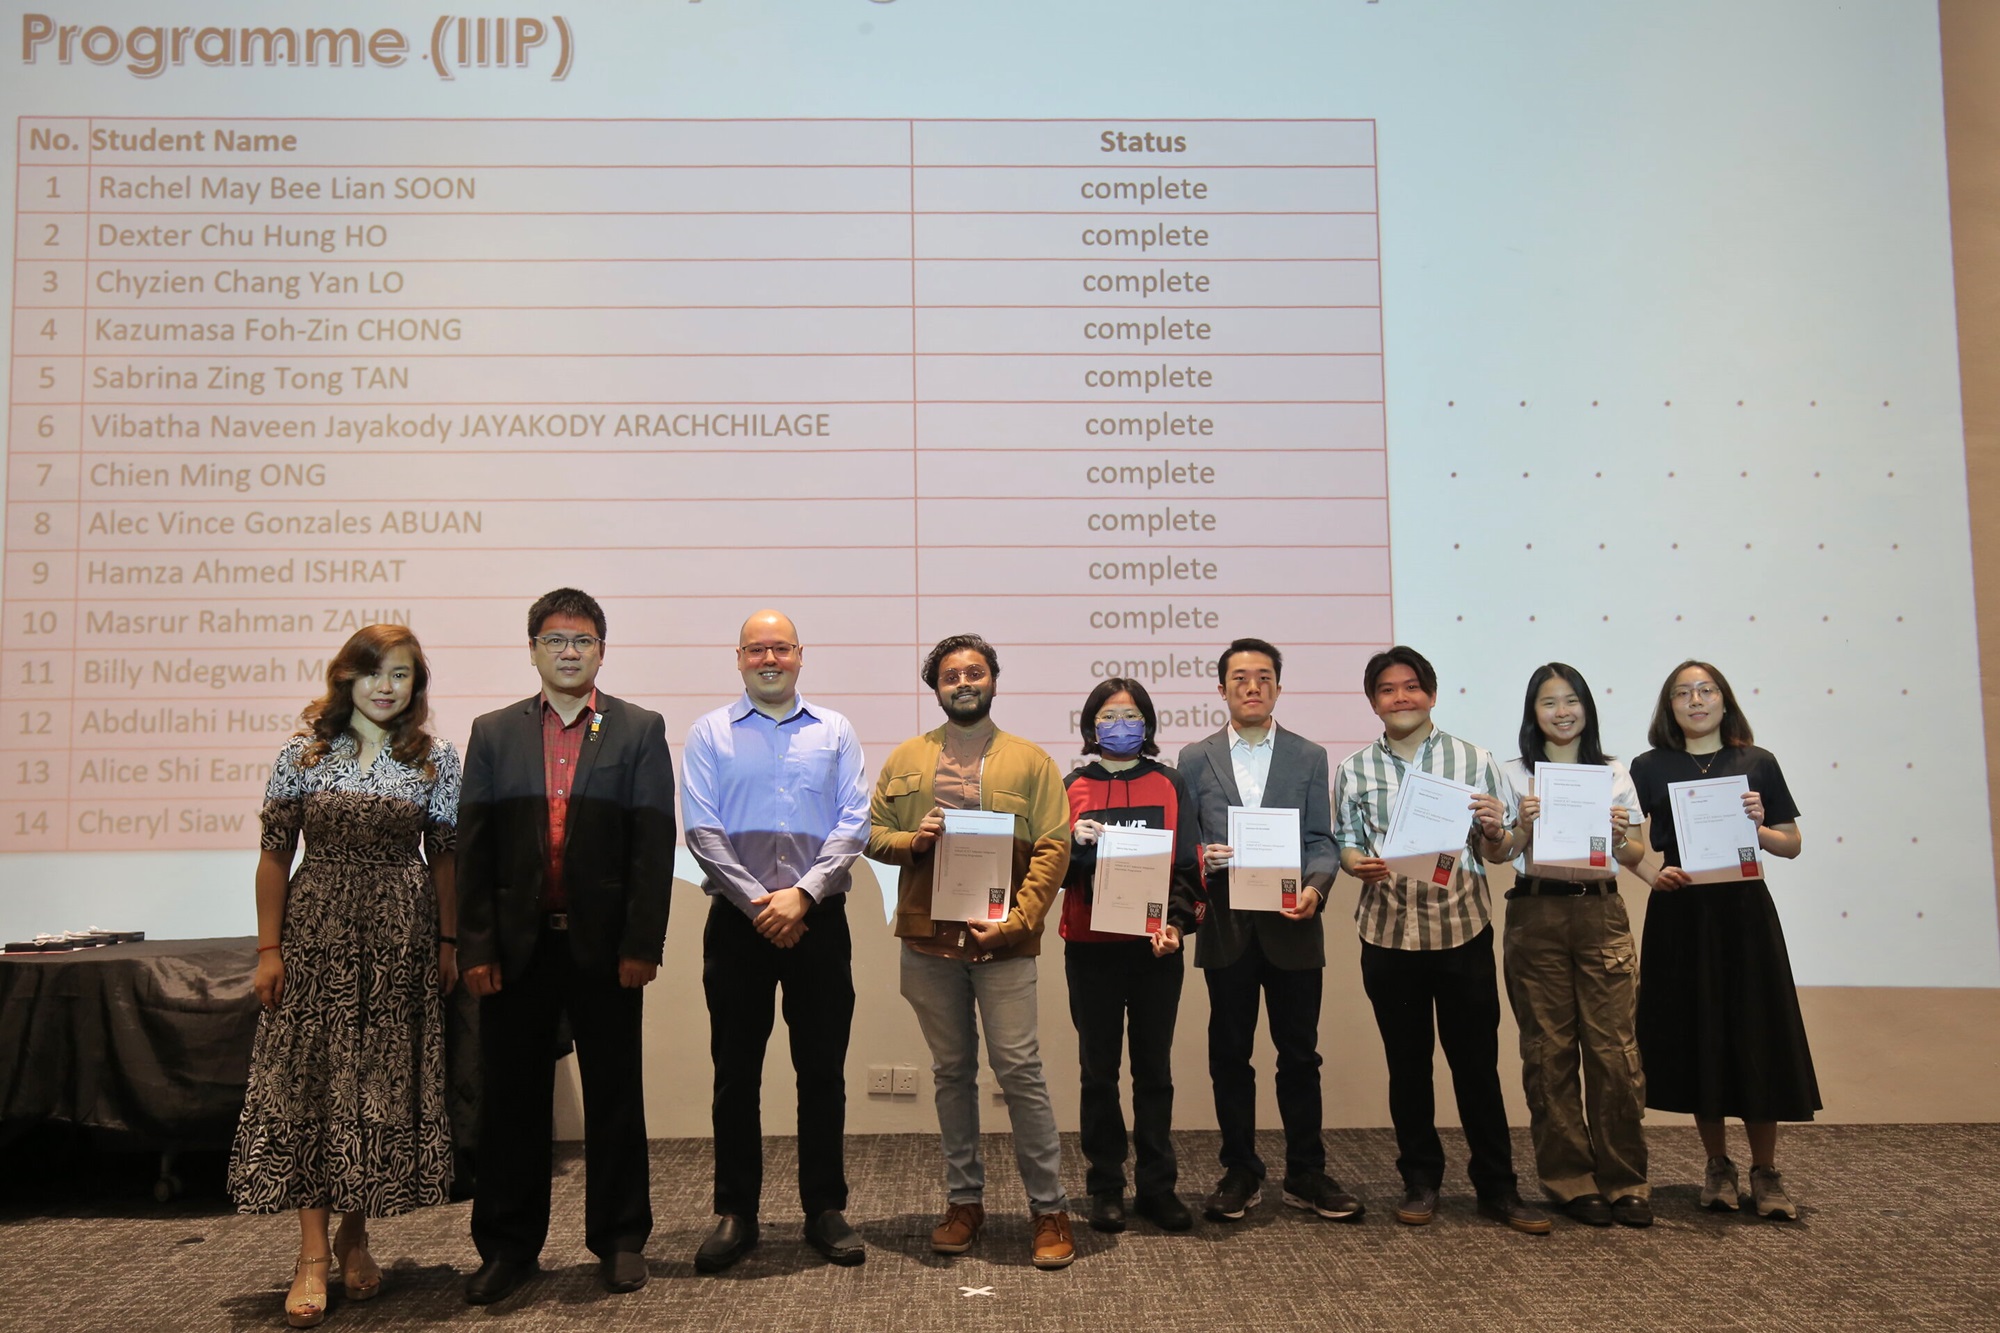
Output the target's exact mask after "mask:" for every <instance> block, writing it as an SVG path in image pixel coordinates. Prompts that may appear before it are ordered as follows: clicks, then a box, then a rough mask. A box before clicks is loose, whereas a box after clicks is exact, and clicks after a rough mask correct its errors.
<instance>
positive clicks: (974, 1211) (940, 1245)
mask: <svg viewBox="0 0 2000 1333" xmlns="http://www.w3.org/2000/svg"><path fill="white" fill-rule="evenodd" d="M985 1225H986V1208H985V1206H984V1205H982V1204H977V1203H954V1204H950V1205H948V1206H947V1207H946V1208H945V1210H944V1221H942V1222H940V1223H938V1224H937V1229H936V1230H935V1231H933V1232H931V1248H932V1249H933V1250H935V1251H937V1252H938V1253H939V1254H964V1253H965V1252H966V1251H967V1250H969V1249H971V1248H972V1242H973V1241H975V1240H977V1239H978V1238H979V1228H981V1227H983V1226H985Z"/></svg>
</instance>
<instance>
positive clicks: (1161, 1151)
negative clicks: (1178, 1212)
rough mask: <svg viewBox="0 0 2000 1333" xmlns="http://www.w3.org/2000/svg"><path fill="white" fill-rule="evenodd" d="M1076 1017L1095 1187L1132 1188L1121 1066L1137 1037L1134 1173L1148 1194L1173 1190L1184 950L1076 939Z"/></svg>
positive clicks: (1067, 951)
mask: <svg viewBox="0 0 2000 1333" xmlns="http://www.w3.org/2000/svg"><path fill="white" fill-rule="evenodd" d="M1063 971H1064V973H1065V975H1066V976H1067V978H1068V980H1069V1016H1070V1021H1071V1022H1073V1023H1074V1024H1076V1048H1077V1057H1078V1063H1079V1064H1081V1065H1082V1068H1083V1097H1082V1105H1081V1112H1082V1115H1081V1119H1082V1122H1083V1125H1082V1128H1083V1156H1084V1160H1085V1161H1087V1162H1088V1163H1089V1164H1090V1165H1089V1168H1088V1170H1087V1171H1086V1173H1085V1175H1084V1189H1085V1190H1087V1191H1088V1192H1089V1193H1091V1194H1109V1193H1114V1192H1115V1193H1120V1194H1122V1193H1123V1192H1124V1190H1125V1147H1126V1138H1125V1112H1124V1107H1123V1105H1122V1104H1121V1102H1120V1100H1119V1095H1118V1066H1119V1064H1120V1063H1121V1057H1122V1056H1123V1055H1124V1047H1125V1041H1126V1036H1127V1034H1128V1032H1129V1034H1130V1037H1131V1043H1132V1138H1131V1146H1132V1168H1133V1170H1132V1178H1133V1184H1134V1187H1135V1188H1136V1190H1137V1192H1138V1194H1139V1196H1140V1197H1141V1198H1145V1197H1147V1196H1149V1195H1157V1194H1166V1193H1168V1192H1169V1191H1171V1190H1172V1189H1173V1188H1174V1185H1175V1184H1176V1182H1177V1181H1178V1179H1179V1168H1178V1166H1177V1165H1176V1163H1175V1161H1174V1141H1173V1135H1172V1130H1173V1120H1174V1020H1175V1019H1176V1018H1178V1017H1179V1016H1180V1008H1181V977H1182V965H1181V956H1180V955H1179V954H1178V953H1170V954H1168V955H1166V956H1165V957H1164V958H1155V957H1154V956H1153V946H1152V944H1151V943H1150V942H1149V941H1146V940H1081V941H1078V940H1071V941H1068V942H1066V943H1065V944H1064V946H1063Z"/></svg>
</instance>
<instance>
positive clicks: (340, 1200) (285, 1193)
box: [229, 625, 459, 1328]
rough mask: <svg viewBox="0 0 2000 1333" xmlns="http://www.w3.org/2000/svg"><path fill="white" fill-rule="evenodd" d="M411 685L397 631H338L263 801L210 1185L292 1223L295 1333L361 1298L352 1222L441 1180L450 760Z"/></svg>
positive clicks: (403, 635) (404, 633)
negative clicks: (235, 1027)
mask: <svg viewBox="0 0 2000 1333" xmlns="http://www.w3.org/2000/svg"><path fill="white" fill-rule="evenodd" d="M429 680H430V671H429V668H428V667H427V666H426V665H425V663H424V654H423V649H422V648H421V647H419V646H418V644H417V640H416V637H415V636H414V635H412V634H411V633H410V631H409V630H408V628H406V627H404V626H401V625H370V626H369V627H367V628H366V629H362V630H357V631H356V632H355V634H354V636H353V637H352V638H350V639H349V640H348V641H347V643H346V645H345V646H343V647H342V648H341V650H340V652H339V654H338V655H337V656H336V657H335V658H334V659H333V661H332V662H331V663H329V664H328V666H327V671H326V693H325V694H324V695H323V696H322V697H321V698H320V699H319V700H317V701H316V702H314V703H313V704H312V705H311V706H309V707H308V708H307V709H306V710H305V721H306V726H305V729H304V730H302V731H301V732H300V733H299V734H298V735H296V736H294V737H292V738H291V740H290V741H288V742H286V744H285V747H284V749H283V750H281V751H280V752H279V754H278V759H277V763H276V764H275V765H273V767H272V770H271V780H270V784H269V786H268V787H267V788H266V791H265V796H264V810H263V826H264V833H263V841H262V854H261V856H260V857H259V859H258V862H257V973H256V977H255V980H254V985H255V987H256V991H257V998H258V1000H259V1001H260V1002H261V1003H262V1004H263V1006H264V1012H263V1014H262V1015H260V1016H259V1018H258V1021H257V1036H256V1042H255V1044H254V1046H253V1047H252V1048H251V1057H250V1086H249V1090H248V1092H247V1094H246V1096H245V1099H244V1106H243V1118H242V1120H241V1121H240V1122H239V1123H238V1125H237V1129H236V1144H235V1149H234V1151H233V1153H232V1154H231V1158H230V1164H229V1189H230V1193H231V1195H232V1196H233V1197H234V1198H235V1200H236V1202H237V1206H238V1207H239V1208H240V1209H241V1210H242V1211H243V1212H246V1213H276V1212H285V1211H291V1210H297V1212H298V1215H299V1226H300V1240H299V1260H298V1264H297V1266H296V1268H295V1269H294V1271H293V1278H292V1286H291V1290H290V1291H289V1292H288V1293H286V1297H285V1321H286V1322H287V1323H288V1324H290V1325H291V1326H292V1327H294V1328H308V1327H311V1326H312V1325H314V1324H317V1323H319V1322H320V1321H321V1320H322V1319H324V1318H325V1317H326V1308H327V1298H326V1289H327V1285H328V1283H329V1281H331V1280H334V1279H335V1278H336V1277H337V1278H338V1280H339V1281H341V1283H342V1284H343V1285H344V1286H345V1288H346V1291H347V1297H348V1299H349V1300H365V1299H366V1298H368V1297H370V1296H373V1295H375V1294H376V1293H377V1292H378V1291H380V1290H381V1286H382V1270H381V1268H380V1267H379V1266H377V1264H376V1262H375V1260H374V1259H373V1258H372V1257H371V1256H370V1255H369V1253H368V1230H367V1228H368V1219H369V1218H370V1217H388V1216H393V1215H394V1214H397V1213H402V1212H407V1211H409V1210H410V1209H412V1208H416V1207H420V1206H422V1205H425V1204H431V1203H442V1202H444V1200H445V1195H446V1191H447V1188H448V1187H449V1185H450V1182H451V1136H450V1132H449V1128H448V1125H447V1121H446V1113H445V1105H444V1010H443V1002H442V999H441V994H442V993H443V992H448V991H449V990H450V989H451V986H452V983H453V982H454V981H455V980H456V977H457V963H456V957H455V946H456V943H457V941H456V940H455V939H454V938H453V928H454V922H455V920H456V914H455V904H454V899H453V892H452V889H453V878H452V876H453V859H452V848H453V845H454V842H455V841H456V836H455V834H456V827H457V823H458V792H459V763H458V753H457V751H455V750H454V749H453V748H452V746H451V743H450V742H449V741H443V740H438V739H435V738H433V737H432V736H431V735H430V734H429V733H428V732H427V731H426V730H425V723H426V721H427V720H428V718H429V715H430V707H429V704H428V702H427V701H426V699H425V689H426V686H427V685H428V684H429ZM301 833H303V834H304V837H305V857H304V859H303V860H302V861H300V863H299V868H298V870H297V872H296V873H293V872H292V857H293V854H294V852H295V851H296V850H297V848H298V845H299V838H300V835H301ZM335 1212H338V1213H340V1214H342V1217H341V1222H340V1232H339V1234H338V1235H337V1236H335V1237H333V1238H332V1240H331V1242H330V1243H329V1240H328V1237H327V1224H328V1222H329V1221H330V1220H331V1217H332V1214H333V1213H335Z"/></svg>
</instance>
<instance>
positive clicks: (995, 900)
mask: <svg viewBox="0 0 2000 1333" xmlns="http://www.w3.org/2000/svg"><path fill="white" fill-rule="evenodd" d="M1006 915H1007V890H1005V889H988V890H987V892H986V919H987V920H988V921H998V920H1000V918H1002V917H1004V916H1006Z"/></svg>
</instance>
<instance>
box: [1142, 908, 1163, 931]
mask: <svg viewBox="0 0 2000 1333" xmlns="http://www.w3.org/2000/svg"><path fill="white" fill-rule="evenodd" d="M1166 911H1167V905H1166V904H1165V903H1147V904H1146V933H1147V934H1148V935H1157V934H1159V933H1160V921H1161V918H1162V917H1164V916H1165V915H1166Z"/></svg>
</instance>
